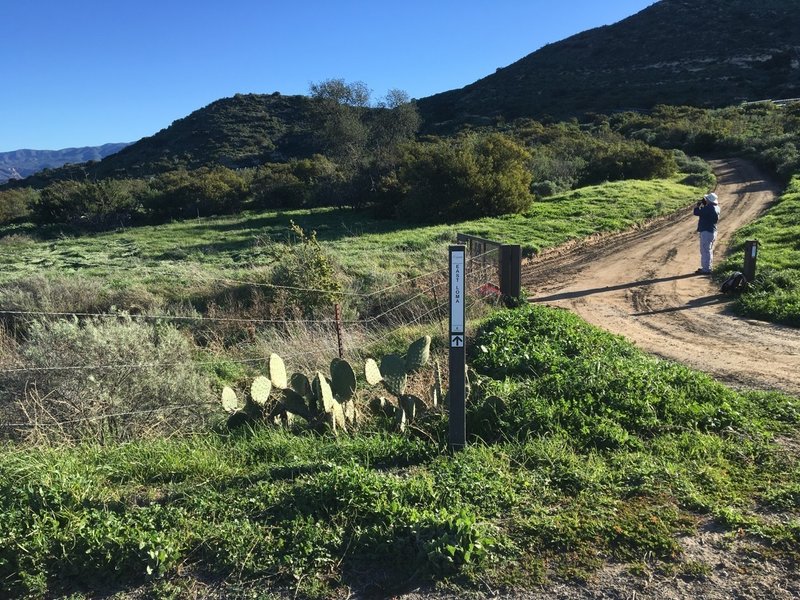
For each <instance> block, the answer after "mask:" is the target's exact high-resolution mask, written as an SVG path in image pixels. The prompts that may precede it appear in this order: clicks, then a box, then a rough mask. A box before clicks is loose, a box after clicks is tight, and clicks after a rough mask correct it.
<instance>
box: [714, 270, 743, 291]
mask: <svg viewBox="0 0 800 600" xmlns="http://www.w3.org/2000/svg"><path fill="white" fill-rule="evenodd" d="M746 289H747V278H746V277H745V276H744V274H743V273H740V272H739V271H736V272H734V273H731V275H730V276H729V277H728V278H727V279H726V280H725V281H724V282H722V287H721V288H720V291H721V292H722V293H723V294H736V293H739V292H743V291H745V290H746Z"/></svg>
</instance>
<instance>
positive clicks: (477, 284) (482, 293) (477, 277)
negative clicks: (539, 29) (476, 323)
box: [0, 250, 499, 430]
mask: <svg viewBox="0 0 800 600" xmlns="http://www.w3.org/2000/svg"><path fill="white" fill-rule="evenodd" d="M490 254H496V250H490V251H487V252H485V253H483V254H479V255H475V256H470V257H468V258H467V264H468V265H470V267H471V268H468V269H467V272H466V289H467V294H466V295H467V305H466V309H467V310H468V311H471V310H472V309H473V308H474V307H475V306H476V305H477V304H478V303H480V302H481V301H482V300H483V299H484V298H486V297H487V296H488V297H492V296H494V295H496V293H497V291H499V290H496V286H495V280H496V273H497V268H496V266H494V265H491V264H487V263H485V261H484V260H483V259H484V258H485V257H486V256H487V255H490ZM475 267H477V268H475ZM448 275H449V266H448V267H445V268H442V269H436V270H433V271H429V272H426V273H423V274H421V275H418V276H415V277H410V278H406V279H403V280H402V281H398V282H397V283H395V284H392V285H390V286H386V287H383V288H381V289H379V290H375V291H373V292H369V293H356V292H343V293H339V294H338V295H339V296H344V297H352V298H362V299H364V298H366V299H372V300H375V299H379V298H380V297H381V296H383V295H386V294H387V293H388V292H392V291H396V290H402V291H411V290H414V293H413V295H411V296H409V297H406V298H403V299H401V300H399V301H397V302H394V303H392V304H391V305H390V306H388V307H385V308H383V307H382V308H381V309H380V312H379V313H378V314H375V315H372V316H369V317H366V318H360V319H349V320H339V321H338V324H340V325H343V326H347V328H348V333H352V334H354V335H363V336H364V337H363V338H362V339H363V344H365V345H376V344H379V343H381V342H384V341H385V340H387V339H389V338H390V337H391V336H392V335H395V334H396V333H397V332H398V331H400V330H401V329H404V328H408V327H412V326H417V325H421V324H434V325H435V324H437V323H438V324H439V326H440V328H441V331H442V334H443V335H446V332H445V327H446V323H447V319H448V306H449V298H448V297H447V296H448V294H447V289H448V286H449V284H450V281H449V277H448ZM211 279H212V280H214V281H219V282H224V283H234V284H237V285H252V286H258V287H271V288H278V289H288V290H294V291H302V292H309V293H315V292H318V293H323V292H324V293H331V292H330V290H323V289H315V288H301V287H293V286H279V285H273V284H266V283H261V282H252V281H243V280H239V279H227V278H211ZM421 281H425V282H426V283H425V285H423V286H421V287H420V282H421ZM409 288H410V289H409ZM415 303H421V304H422V307H421V308H420V307H418V306H417V305H415ZM2 315H6V316H10V317H31V318H42V317H48V318H53V319H75V318H84V319H91V318H94V319H131V320H143V321H153V322H165V321H166V322H169V321H174V322H199V323H228V324H239V325H242V326H243V327H244V326H248V325H277V326H292V325H301V326H322V327H323V328H326V329H329V330H330V329H331V326H335V325H336V324H337V320H336V319H257V318H234V317H211V316H205V315H174V314H155V315H153V314H149V315H148V314H128V313H93V312H68V311H24V310H6V309H2V310H0V316H2ZM386 321H391V322H392V324H391V325H389V326H388V327H384V326H382V323H385V322H386ZM361 343H362V342H359V344H361ZM337 351H338V344H333V343H331V344H330V345H325V346H318V347H315V348H314V349H313V350H300V351H297V352H290V353H286V354H282V357H283V358H285V359H301V358H303V357H307V356H312V355H317V356H319V354H320V353H324V352H331V353H333V352H337ZM225 361H227V362H230V363H234V364H242V365H257V364H262V365H263V364H266V363H267V361H268V357H267V355H266V354H263V355H259V356H252V357H249V356H244V357H238V358H237V357H229V356H226V357H225ZM191 363H192V364H193V365H196V366H198V367H200V366H213V365H217V364H219V361H218V360H199V361H191ZM184 364H185V362H184V361H172V362H146V363H108V364H100V365H61V366H55V365H54V366H39V367H37V366H19V367H10V368H0V374H8V375H13V374H20V373H31V374H35V373H44V372H53V371H65V372H75V371H80V372H93V371H109V370H136V369H145V368H147V369H150V368H162V369H169V368H172V367H178V366H183V365H184ZM217 405H218V403H216V402H202V403H195V404H173V405H165V406H160V407H153V408H149V409H145V410H132V411H131V410H129V411H120V412H116V413H109V414H101V415H93V416H90V417H82V418H77V419H65V420H62V421H52V422H43V423H31V422H27V423H25V422H13V423H0V429H3V430H9V429H16V430H19V429H32V428H36V427H44V428H58V427H61V428H64V427H69V426H70V425H75V424H78V423H81V422H91V421H102V420H104V419H124V418H132V417H140V416H144V415H155V414H159V413H165V412H170V411H186V410H189V411H192V410H201V409H203V408H206V407H212V406H217Z"/></svg>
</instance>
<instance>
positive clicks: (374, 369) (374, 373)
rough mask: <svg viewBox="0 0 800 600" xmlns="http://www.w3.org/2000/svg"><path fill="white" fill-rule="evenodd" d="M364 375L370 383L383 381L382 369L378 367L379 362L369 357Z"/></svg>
mask: <svg viewBox="0 0 800 600" xmlns="http://www.w3.org/2000/svg"><path fill="white" fill-rule="evenodd" d="M364 376H365V378H366V380H367V383H368V384H369V385H378V384H379V383H380V382H381V381H383V376H382V375H381V370H380V369H379V368H378V363H376V362H375V361H374V360H372V359H371V358H368V359H367V362H366V364H365V365H364Z"/></svg>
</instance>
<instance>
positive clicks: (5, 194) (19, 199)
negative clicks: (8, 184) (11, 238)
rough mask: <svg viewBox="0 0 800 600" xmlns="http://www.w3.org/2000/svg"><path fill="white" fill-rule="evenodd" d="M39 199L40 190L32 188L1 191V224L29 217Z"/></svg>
mask: <svg viewBox="0 0 800 600" xmlns="http://www.w3.org/2000/svg"><path fill="white" fill-rule="evenodd" d="M38 199H39V192H37V191H36V190H33V189H31V188H21V189H16V190H14V189H12V190H4V191H0V224H4V223H11V222H13V221H16V220H17V219H21V218H24V217H27V216H28V215H29V214H30V213H31V208H32V207H33V205H34V204H35V203H36V202H37V201H38Z"/></svg>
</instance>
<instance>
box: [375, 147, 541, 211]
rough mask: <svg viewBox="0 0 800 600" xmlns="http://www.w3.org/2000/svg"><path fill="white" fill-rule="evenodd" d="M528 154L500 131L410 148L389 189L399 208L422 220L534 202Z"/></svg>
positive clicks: (521, 207)
mask: <svg viewBox="0 0 800 600" xmlns="http://www.w3.org/2000/svg"><path fill="white" fill-rule="evenodd" d="M529 160H530V155H529V154H528V152H527V151H526V150H525V149H524V148H523V147H522V146H521V145H519V144H518V143H517V142H515V141H514V140H512V139H511V138H509V137H507V136H504V135H502V134H498V133H493V134H488V135H476V134H473V135H466V136H463V137H461V138H460V139H457V140H455V141H453V140H437V141H434V142H427V143H417V144H412V145H409V146H408V147H407V148H406V154H405V157H404V159H403V160H402V162H401V164H400V166H399V167H398V170H397V173H396V177H395V179H394V180H393V182H392V185H391V186H390V192H391V193H389V194H387V196H386V197H387V198H389V201H390V202H396V203H397V204H396V208H395V212H396V214H397V215H398V216H400V217H402V218H404V219H411V220H418V221H432V222H439V221H462V220H465V219H473V218H479V217H484V216H498V215H502V214H507V213H519V212H522V211H524V210H525V209H526V208H528V207H529V206H530V203H531V201H532V196H531V192H530V186H531V182H532V176H531V173H530V169H529V167H528V161H529Z"/></svg>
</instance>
